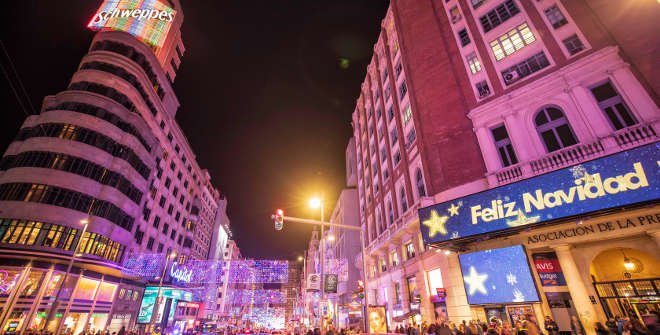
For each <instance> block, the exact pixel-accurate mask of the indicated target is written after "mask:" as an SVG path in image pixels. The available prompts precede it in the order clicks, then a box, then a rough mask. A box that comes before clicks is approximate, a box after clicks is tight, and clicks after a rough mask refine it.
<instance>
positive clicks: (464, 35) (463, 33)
mask: <svg viewBox="0 0 660 335" xmlns="http://www.w3.org/2000/svg"><path fill="white" fill-rule="evenodd" d="M458 39H459V40H460V41H461V46H462V47H464V46H466V45H468V44H470V35H468V32H467V29H465V28H463V29H461V30H459V31H458Z"/></svg>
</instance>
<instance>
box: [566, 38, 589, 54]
mask: <svg viewBox="0 0 660 335" xmlns="http://www.w3.org/2000/svg"><path fill="white" fill-rule="evenodd" d="M562 43H564V47H566V50H567V51H568V53H569V54H570V55H571V56H572V55H575V54H576V53H578V52H580V51H582V50H584V44H582V41H581V40H580V38H579V37H578V36H577V35H576V34H573V35H571V36H570V37H569V38H567V39H565V40H563V41H562Z"/></svg>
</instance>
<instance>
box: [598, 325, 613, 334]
mask: <svg viewBox="0 0 660 335" xmlns="http://www.w3.org/2000/svg"><path fill="white" fill-rule="evenodd" d="M596 334H597V335H610V330H609V329H607V328H605V326H603V324H602V323H600V322H596Z"/></svg>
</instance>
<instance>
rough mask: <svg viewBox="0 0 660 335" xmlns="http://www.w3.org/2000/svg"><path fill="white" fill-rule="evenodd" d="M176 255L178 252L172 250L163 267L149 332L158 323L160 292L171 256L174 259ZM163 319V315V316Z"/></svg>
mask: <svg viewBox="0 0 660 335" xmlns="http://www.w3.org/2000/svg"><path fill="white" fill-rule="evenodd" d="M175 257H176V252H171V253H169V254H168V255H167V256H166V257H165V266H164V267H163V273H162V274H161V275H160V282H159V283H158V294H157V295H156V303H155V304H154V312H153V313H152V314H151V321H150V322H149V332H150V333H152V332H153V331H154V323H156V318H157V317H158V313H159V310H160V304H161V303H162V301H161V300H163V299H162V297H161V296H160V293H161V291H162V288H163V278H165V271H167V265H168V263H169V262H170V258H172V259H174V258H175ZM161 319H162V317H161Z"/></svg>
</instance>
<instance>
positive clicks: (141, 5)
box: [87, 0, 176, 47]
mask: <svg viewBox="0 0 660 335" xmlns="http://www.w3.org/2000/svg"><path fill="white" fill-rule="evenodd" d="M175 15H176V11H175V10H174V9H172V8H170V7H169V6H167V5H165V4H163V3H161V2H160V1H157V0H105V2H104V3H103V4H102V5H101V7H100V8H99V10H98V11H97V12H96V14H94V16H93V17H92V20H91V21H90V22H89V24H88V25H87V27H88V28H90V29H92V30H118V31H123V32H127V33H129V34H131V35H133V36H135V37H137V38H138V39H140V40H141V41H143V42H144V43H146V44H149V45H151V46H155V47H162V46H163V42H165V38H166V37H167V33H168V32H169V30H170V27H171V26H172V21H174V16H175Z"/></svg>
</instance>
